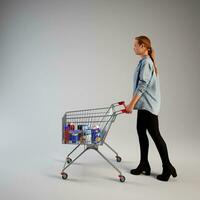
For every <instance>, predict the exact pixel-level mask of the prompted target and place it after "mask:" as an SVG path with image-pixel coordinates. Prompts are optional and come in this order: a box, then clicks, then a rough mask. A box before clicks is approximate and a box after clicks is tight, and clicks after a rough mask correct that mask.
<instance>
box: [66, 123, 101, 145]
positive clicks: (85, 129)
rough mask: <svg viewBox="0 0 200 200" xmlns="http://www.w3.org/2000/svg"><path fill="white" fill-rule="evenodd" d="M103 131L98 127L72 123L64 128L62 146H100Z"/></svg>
mask: <svg viewBox="0 0 200 200" xmlns="http://www.w3.org/2000/svg"><path fill="white" fill-rule="evenodd" d="M103 135H104V134H103V130H101V128H100V127H99V126H98V125H94V126H92V127H91V126H89V125H84V124H79V125H77V126H76V124H74V123H69V124H65V126H64V136H63V143H64V144H100V143H101V141H102V138H103Z"/></svg>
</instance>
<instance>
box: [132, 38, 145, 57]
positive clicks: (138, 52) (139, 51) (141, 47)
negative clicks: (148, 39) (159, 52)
mask: <svg viewBox="0 0 200 200" xmlns="http://www.w3.org/2000/svg"><path fill="white" fill-rule="evenodd" d="M133 49H134V52H135V54H136V55H143V54H144V53H145V51H146V48H145V46H144V44H141V45H140V44H138V41H137V40H135V41H134V46H133Z"/></svg>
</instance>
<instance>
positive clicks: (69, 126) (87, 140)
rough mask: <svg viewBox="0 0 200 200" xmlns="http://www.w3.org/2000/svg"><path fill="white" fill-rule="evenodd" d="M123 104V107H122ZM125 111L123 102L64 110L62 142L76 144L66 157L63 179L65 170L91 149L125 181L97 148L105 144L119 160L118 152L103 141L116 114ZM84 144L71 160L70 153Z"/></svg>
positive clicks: (65, 175)
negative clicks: (82, 148) (99, 106)
mask: <svg viewBox="0 0 200 200" xmlns="http://www.w3.org/2000/svg"><path fill="white" fill-rule="evenodd" d="M122 106H123V109H122ZM122 113H126V109H125V102H124V101H121V102H118V103H113V104H111V105H110V107H105V108H96V109H87V110H77V111H69V112H66V113H65V114H64V116H63V118H62V143H63V144H75V145H77V146H76V147H75V148H74V149H73V150H72V151H71V152H70V153H69V154H68V155H67V157H66V160H65V164H64V167H63V169H62V172H61V175H62V178H63V179H67V178H68V174H67V173H65V170H66V169H67V168H68V167H69V166H70V165H71V164H72V163H74V162H75V161H76V160H77V159H78V158H79V157H80V156H81V155H82V154H84V153H85V152H86V151H87V150H89V149H93V150H95V151H96V152H97V153H98V154H100V155H101V156H102V157H103V158H104V159H105V160H106V161H107V162H108V163H109V164H110V165H111V166H112V167H113V168H114V169H115V170H116V171H117V172H118V173H119V176H118V177H119V180H120V181H121V182H124V181H125V177H124V176H123V175H122V173H121V171H120V170H119V169H118V168H117V167H116V166H115V165H114V164H113V163H112V162H110V161H109V160H108V159H107V158H106V157H105V156H104V155H103V154H102V153H101V152H100V151H99V149H98V147H99V146H100V145H103V144H105V145H106V146H107V147H108V148H109V149H110V150H111V151H113V152H114V154H115V155H116V156H115V157H116V161H117V162H121V160H122V159H121V157H120V156H119V155H118V153H117V152H116V151H115V150H114V149H113V148H112V147H111V146H110V145H108V144H107V143H106V142H105V139H106V136H107V134H108V131H109V129H110V127H111V124H112V123H113V122H114V121H115V119H116V117H117V115H119V114H122ZM80 145H84V150H83V151H82V152H81V153H80V154H79V155H78V156H77V157H76V158H74V159H73V160H72V159H71V158H70V155H71V154H72V153H73V152H74V151H75V150H76V149H78V148H79V147H80Z"/></svg>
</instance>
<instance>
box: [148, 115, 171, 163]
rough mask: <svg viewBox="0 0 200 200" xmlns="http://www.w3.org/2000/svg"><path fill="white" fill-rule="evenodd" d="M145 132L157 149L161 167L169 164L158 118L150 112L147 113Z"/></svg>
mask: <svg viewBox="0 0 200 200" xmlns="http://www.w3.org/2000/svg"><path fill="white" fill-rule="evenodd" d="M147 112H148V111H147ZM147 130H148V132H149V134H150V135H151V137H152V139H153V141H154V143H155V145H156V147H157V149H158V152H159V154H160V158H161V160H162V163H163V165H168V164H170V161H169V155H168V150H167V145H166V143H165V141H164V139H163V138H162V136H161V134H160V130H159V122H158V116H157V115H154V114H152V113H150V112H148V122H147Z"/></svg>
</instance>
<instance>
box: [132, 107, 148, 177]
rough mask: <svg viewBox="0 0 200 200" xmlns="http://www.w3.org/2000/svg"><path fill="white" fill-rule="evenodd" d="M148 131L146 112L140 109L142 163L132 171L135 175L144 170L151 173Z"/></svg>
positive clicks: (138, 126)
mask: <svg viewBox="0 0 200 200" xmlns="http://www.w3.org/2000/svg"><path fill="white" fill-rule="evenodd" d="M146 131H147V127H146V116H145V113H144V112H143V111H142V110H138V115H137V133H138V137H139V144H140V163H139V165H138V167H137V168H136V169H132V170H131V171H130V172H131V174H134V175H139V174H141V173H142V172H145V174H146V175H150V171H151V168H150V165H149V162H148V150H149V140H148V137H147V133H146Z"/></svg>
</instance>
